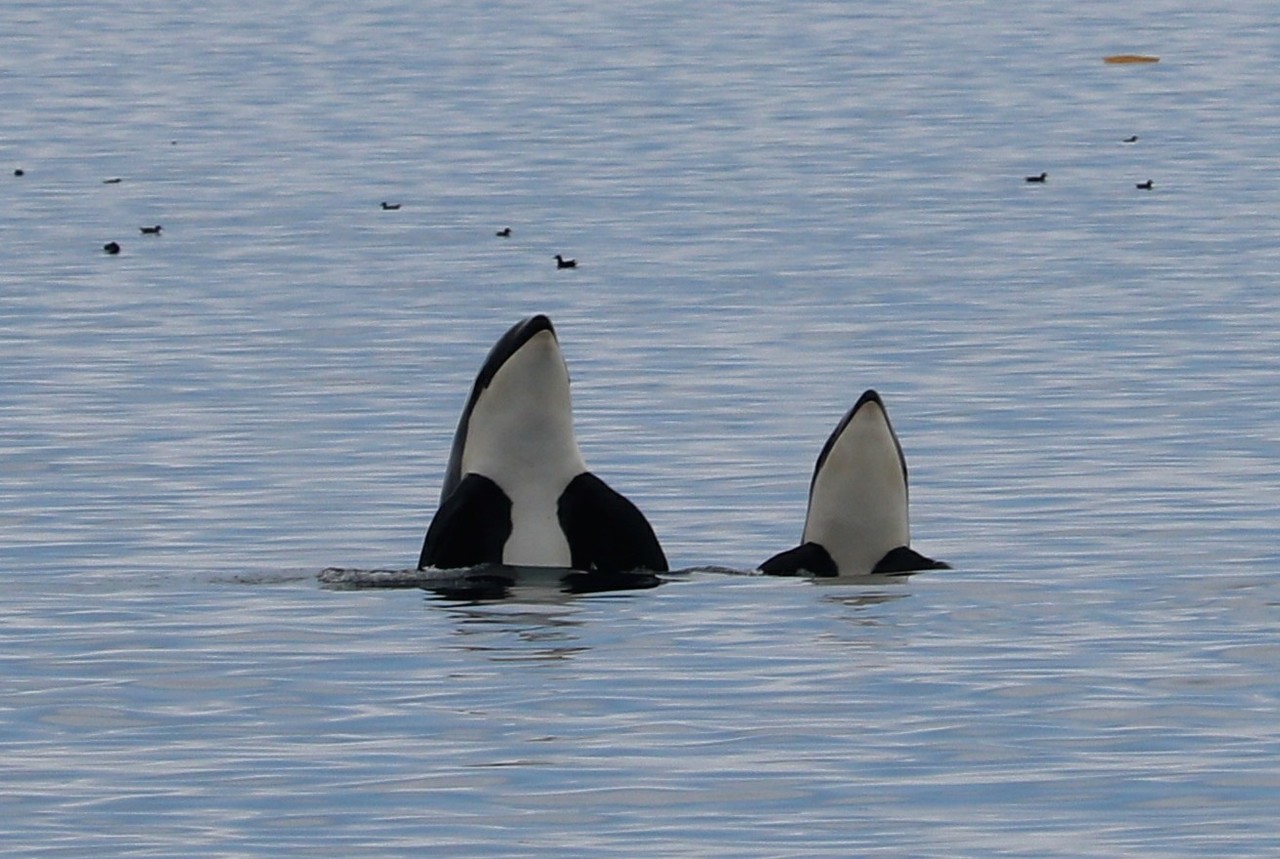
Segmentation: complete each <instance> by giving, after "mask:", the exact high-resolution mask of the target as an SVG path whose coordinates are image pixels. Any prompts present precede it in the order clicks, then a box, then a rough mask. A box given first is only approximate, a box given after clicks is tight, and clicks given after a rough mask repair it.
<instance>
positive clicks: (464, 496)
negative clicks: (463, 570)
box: [418, 474, 511, 570]
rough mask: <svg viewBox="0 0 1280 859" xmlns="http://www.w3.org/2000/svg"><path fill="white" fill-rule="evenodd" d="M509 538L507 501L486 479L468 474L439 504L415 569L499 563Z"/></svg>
mask: <svg viewBox="0 0 1280 859" xmlns="http://www.w3.org/2000/svg"><path fill="white" fill-rule="evenodd" d="M510 536H511V499H510V498H508V497H507V495H506V493H505V492H503V491H502V489H501V488H500V487H499V486H498V484H496V483H494V482H493V481H492V480H490V479H489V478H487V477H484V476H482V475H479V474H468V475H467V476H466V477H464V478H462V480H461V482H460V483H459V484H458V486H457V488H456V489H454V490H453V492H451V493H450V494H449V496H448V497H447V498H445V499H444V500H443V501H442V502H441V503H440V508H439V509H438V510H436V515H435V517H434V518H433V519H432V520H431V525H430V526H429V527H428V528H427V537H426V539H425V540H424V541H423V543H422V554H421V555H419V556H418V569H420V570H421V569H423V568H425V567H435V568H436V569H441V570H451V569H457V568H459V567H474V566H476V565H478V564H501V563H502V549H503V546H504V545H506V542H507V538H508V537H510Z"/></svg>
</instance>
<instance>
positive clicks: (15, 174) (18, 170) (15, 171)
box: [13, 167, 27, 176]
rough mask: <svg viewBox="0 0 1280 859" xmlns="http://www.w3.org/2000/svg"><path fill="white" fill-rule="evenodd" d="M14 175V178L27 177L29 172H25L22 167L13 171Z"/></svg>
mask: <svg viewBox="0 0 1280 859" xmlns="http://www.w3.org/2000/svg"><path fill="white" fill-rule="evenodd" d="M13 175H14V176H26V175H27V171H26V170H23V169H22V168H21V167H19V168H18V169H17V170H14V171H13Z"/></svg>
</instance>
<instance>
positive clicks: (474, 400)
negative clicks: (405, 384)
mask: <svg viewBox="0 0 1280 859" xmlns="http://www.w3.org/2000/svg"><path fill="white" fill-rule="evenodd" d="M480 564H504V565H507V566H520V567H559V568H566V569H574V570H581V571H585V572H588V573H596V572H598V573H620V572H626V571H630V570H637V569H643V570H650V571H655V572H665V571H666V570H667V559H666V556H665V555H664V554H663V551H662V547H661V545H659V543H658V539H657V537H656V536H655V535H654V533H653V528H652V527H651V526H650V525H649V522H648V520H647V519H645V517H644V514H643V513H641V512H640V510H639V509H638V508H637V507H636V506H635V505H634V504H632V503H631V502H630V501H628V500H627V499H626V498H625V497H623V496H622V495H620V494H619V493H617V492H615V491H614V490H613V489H611V488H609V486H608V485H606V484H605V482H604V481H602V480H601V479H600V478H598V477H596V476H595V475H594V474H592V473H591V472H590V471H588V470H587V466H586V463H585V462H584V461H583V459H582V454H581V453H580V452H579V450H578V442H577V440H576V439H575V437H574V434H573V410H572V406H571V404H570V397H569V373H568V369H567V368H566V366H565V362H564V357H563V356H562V355H561V352H560V343H559V341H558V340H557V339H556V333H555V329H554V328H553V327H552V325H551V320H549V319H548V318H547V317H546V316H541V315H539V316H532V317H529V318H528V319H525V320H522V321H521V322H519V323H517V324H516V325H514V326H513V327H512V328H511V329H510V330H509V331H507V333H506V334H504V335H503V336H502V338H501V339H499V340H498V342H497V343H496V344H494V347H493V349H492V350H491V351H490V352H489V356H488V358H486V359H485V362H484V366H483V367H481V369H480V373H479V375H478V376H477V377H476V381H475V385H474V386H473V387H472V389H471V396H470V397H469V398H468V400H467V404H466V407H465V408H464V409H463V412H462V417H461V419H460V420H459V422H458V429H457V432H456V433H455V435H454V440H453V450H452V452H451V454H450V456H449V466H448V468H447V470H446V472H445V478H444V485H443V488H442V491H441V496H440V507H439V509H438V510H437V511H436V514H435V517H434V518H433V519H432V521H431V525H430V527H429V528H428V529H427V536H426V539H425V541H424V542H423V546H422V553H421V555H420V556H419V558H418V568H419V569H423V568H427V567H434V568H437V569H456V568H460V567H472V566H477V565H480Z"/></svg>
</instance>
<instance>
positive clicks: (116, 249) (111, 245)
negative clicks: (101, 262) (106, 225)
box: [102, 242, 120, 256]
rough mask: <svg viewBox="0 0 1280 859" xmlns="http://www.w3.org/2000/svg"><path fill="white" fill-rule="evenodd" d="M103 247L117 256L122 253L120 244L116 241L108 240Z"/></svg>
mask: <svg viewBox="0 0 1280 859" xmlns="http://www.w3.org/2000/svg"><path fill="white" fill-rule="evenodd" d="M102 249H103V250H104V251H106V252H107V253H109V254H111V255H112V256H115V255H116V254H118V253H120V245H119V244H117V243H116V242H107V243H106V244H105V245H103V246H102Z"/></svg>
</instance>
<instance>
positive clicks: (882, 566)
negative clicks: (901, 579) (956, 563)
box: [871, 546, 951, 576]
mask: <svg viewBox="0 0 1280 859" xmlns="http://www.w3.org/2000/svg"><path fill="white" fill-rule="evenodd" d="M949 569H951V565H950V564H948V563H946V562H944V561H935V560H934V559H933V558H926V557H925V556H924V555H922V554H920V553H919V552H917V551H916V550H915V549H913V548H911V547H910V546H899V547H898V548H896V549H890V550H889V551H888V552H887V553H885V556H884V557H883V558H881V559H880V560H879V562H877V563H876V565H875V567H874V568H872V570H871V572H872V573H873V574H875V573H880V574H884V575H890V576H892V575H896V574H899V573H914V572H916V571H918V570H949Z"/></svg>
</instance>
